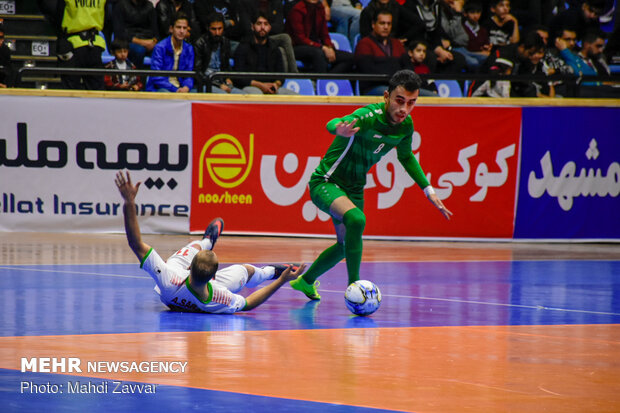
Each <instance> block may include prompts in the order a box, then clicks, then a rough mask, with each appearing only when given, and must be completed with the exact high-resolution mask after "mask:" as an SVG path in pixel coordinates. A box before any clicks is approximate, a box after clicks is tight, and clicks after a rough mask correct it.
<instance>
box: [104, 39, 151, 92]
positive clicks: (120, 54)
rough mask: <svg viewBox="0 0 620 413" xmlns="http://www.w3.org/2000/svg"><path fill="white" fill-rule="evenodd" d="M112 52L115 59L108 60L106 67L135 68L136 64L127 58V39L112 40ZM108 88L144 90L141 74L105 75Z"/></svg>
mask: <svg viewBox="0 0 620 413" xmlns="http://www.w3.org/2000/svg"><path fill="white" fill-rule="evenodd" d="M112 54H114V58H115V59H114V60H112V61H111V62H108V64H107V65H106V66H105V68H106V69H120V70H129V69H131V70H135V69H136V66H135V65H134V64H133V63H132V62H131V60H129V59H128V58H127V56H128V55H129V43H128V42H127V40H122V39H115V40H113V41H112ZM103 80H104V82H105V88H106V89H107V90H130V91H134V92H135V91H138V90H142V86H143V84H142V80H141V79H140V76H132V75H127V74H125V75H105V76H104V78H103Z"/></svg>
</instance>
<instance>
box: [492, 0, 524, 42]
mask: <svg viewBox="0 0 620 413" xmlns="http://www.w3.org/2000/svg"><path fill="white" fill-rule="evenodd" d="M490 4H491V17H490V18H489V19H487V20H486V21H485V22H484V23H483V26H484V27H485V28H486V29H487V31H488V32H489V40H490V42H491V44H492V45H493V46H506V45H508V44H516V43H518V42H519V22H518V21H517V19H516V18H515V16H513V15H512V14H510V1H509V0H492V1H491V3H490Z"/></svg>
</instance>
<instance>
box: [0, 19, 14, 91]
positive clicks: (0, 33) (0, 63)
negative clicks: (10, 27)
mask: <svg viewBox="0 0 620 413" xmlns="http://www.w3.org/2000/svg"><path fill="white" fill-rule="evenodd" d="M12 73H13V71H12V67H11V49H9V46H7V45H6V43H4V26H3V25H2V24H1V23H0V88H6V87H9V86H11V85H12V82H11V80H12V79H11V77H12Z"/></svg>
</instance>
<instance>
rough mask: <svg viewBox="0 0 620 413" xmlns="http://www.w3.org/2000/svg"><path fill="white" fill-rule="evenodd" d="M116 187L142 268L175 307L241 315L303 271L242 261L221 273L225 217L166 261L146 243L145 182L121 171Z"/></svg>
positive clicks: (210, 225)
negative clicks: (141, 214)
mask: <svg viewBox="0 0 620 413" xmlns="http://www.w3.org/2000/svg"><path fill="white" fill-rule="evenodd" d="M115 182H116V186H117V187H118V190H119V192H120V193H121V196H122V197H123V200H124V201H125V202H124V204H123V215H124V219H125V233H126V235H127V242H128V243H129V247H130V248H131V250H132V251H133V252H134V254H136V256H137V257H138V259H139V260H140V267H141V268H142V269H144V270H145V271H146V272H148V273H149V274H150V275H151V277H153V279H154V280H155V283H156V284H157V285H156V286H155V291H156V292H157V293H158V294H159V296H160V298H161V301H162V302H163V303H164V304H166V305H167V306H168V307H170V308H171V309H172V310H177V311H187V312H203V313H227V314H231V313H235V312H237V311H249V310H252V309H254V308H256V307H258V306H259V305H261V304H262V303H264V302H265V301H267V299H268V298H269V297H271V295H273V293H275V292H276V291H277V290H278V289H279V288H280V287H281V286H283V285H284V284H285V283H287V282H288V281H291V280H294V279H296V278H297V276H298V275H300V274H301V273H302V272H303V270H304V268H305V265H304V264H302V265H299V266H298V265H294V264H287V265H284V264H273V265H267V266H265V267H262V268H258V267H255V266H253V265H250V264H241V265H239V264H236V265H231V266H229V267H226V268H223V269H221V270H219V271H218V261H217V256H216V255H215V253H214V252H213V251H212V249H213V247H214V245H215V242H216V241H217V239H218V237H219V236H220V234H221V233H222V230H223V229H224V221H223V220H222V219H221V218H216V219H214V220H213V221H212V222H211V223H210V224H209V226H208V227H207V229H206V231H205V235H204V238H203V239H201V240H196V241H193V242H190V243H189V244H188V245H186V246H185V247H183V248H181V249H180V250H179V251H177V252H176V253H175V254H174V255H172V256H171V257H170V258H168V261H164V260H163V259H162V258H161V257H160V256H159V254H158V253H157V252H156V251H155V250H154V249H153V248H152V247H151V246H150V245H148V244H146V243H144V242H142V237H141V233H140V227H139V225H138V217H137V215H136V204H135V199H136V195H137V193H138V187H139V186H140V182H138V183H136V184H135V185H133V184H132V182H131V177H130V176H129V172H126V175H125V176H124V175H123V173H122V172H118V173H117V174H116V180H115ZM266 280H274V281H273V282H272V283H271V284H269V285H267V286H265V287H262V288H260V289H259V290H256V291H254V292H253V293H252V294H250V295H249V296H247V297H243V296H242V295H239V294H236V293H237V292H239V291H240V290H241V289H242V288H243V287H250V288H252V287H256V286H258V285H260V284H261V283H262V282H263V281H266Z"/></svg>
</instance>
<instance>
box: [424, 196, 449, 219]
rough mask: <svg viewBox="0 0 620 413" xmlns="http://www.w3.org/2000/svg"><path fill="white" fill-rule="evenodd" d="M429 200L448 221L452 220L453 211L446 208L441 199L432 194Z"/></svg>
mask: <svg viewBox="0 0 620 413" xmlns="http://www.w3.org/2000/svg"><path fill="white" fill-rule="evenodd" d="M428 199H429V201H431V202H432V203H433V205H435V207H437V209H438V210H439V212H441V213H442V214H443V216H444V217H446V219H447V220H450V217H452V211H450V210H449V209H448V208H446V207H445V205H444V204H443V202H441V199H439V198H438V197H437V195H436V194H431V195H430V196H429V197H428Z"/></svg>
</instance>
